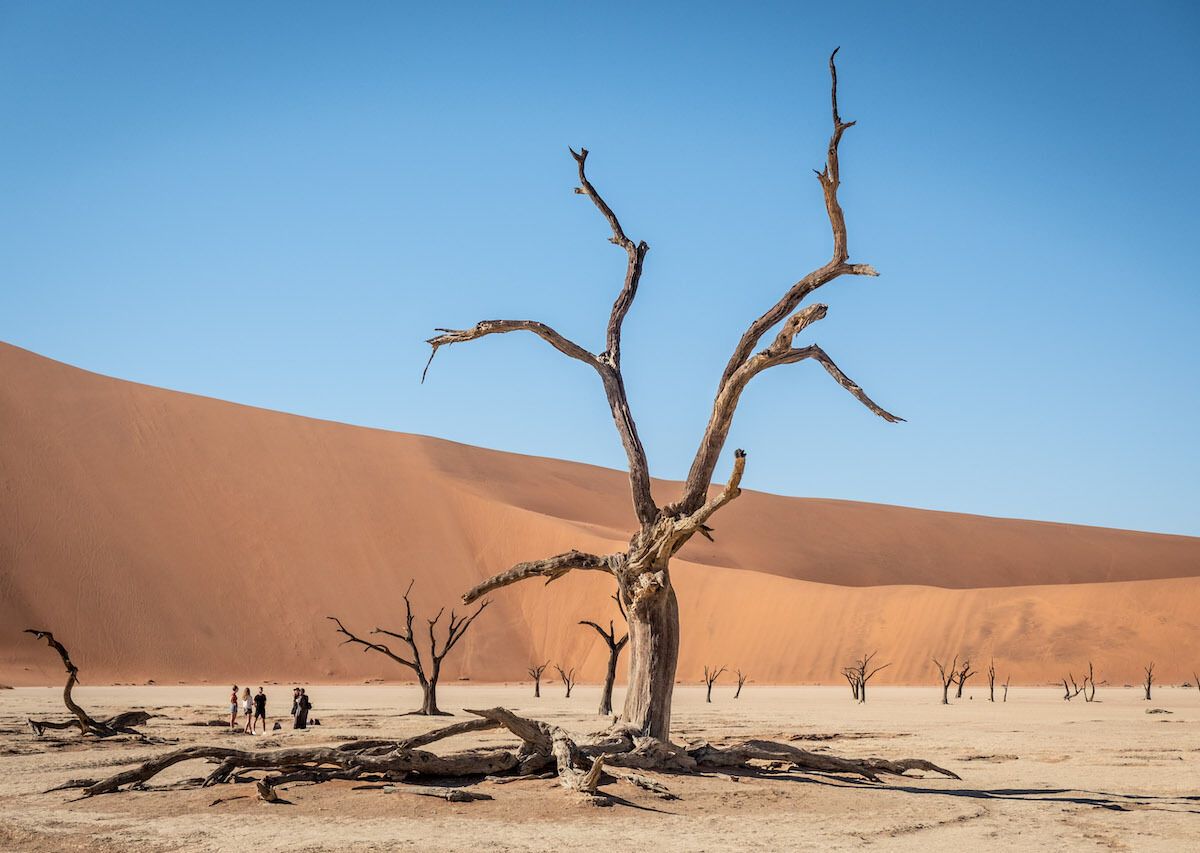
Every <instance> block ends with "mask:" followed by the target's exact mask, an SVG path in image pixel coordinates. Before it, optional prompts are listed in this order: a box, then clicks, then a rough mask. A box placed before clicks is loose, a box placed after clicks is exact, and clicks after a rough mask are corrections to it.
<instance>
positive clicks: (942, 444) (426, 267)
mask: <svg viewBox="0 0 1200 853" xmlns="http://www.w3.org/2000/svg"><path fill="white" fill-rule="evenodd" d="M975 5H976V4H959V3H956V4H951V3H946V4H885V3H875V4H857V3H838V4H828V3H824V4H811V5H808V4H799V3H789V4H779V5H772V4H746V5H745V6H743V5H741V4H738V5H735V4H706V3H688V4H679V5H672V4H651V5H645V4H631V5H628V6H621V5H620V4H594V3H591V4H567V3H554V4H545V5H532V4H531V5H518V4H493V5H465V4H412V5H405V4H401V3H381V4H363V3H359V4H324V5H317V4H304V3H287V4H268V3H256V4H228V5H224V6H222V5H220V4H203V6H201V5H199V4H196V5H195V6H194V7H191V8H189V7H188V6H186V5H185V4H158V3H141V4H121V3H106V4H84V3H41V2H37V3H14V2H7V3H4V4H3V5H0V108H2V109H3V113H4V116H5V125H6V131H5V134H4V135H5V142H4V146H3V147H4V155H3V156H2V157H0V339H3V340H6V341H8V342H11V343H14V344H17V345H19V346H22V347H26V348H28V349H32V350H34V351H36V352H39V353H42V354H45V355H47V356H50V357H53V358H56V359H61V360H63V361H67V362H69V363H72V364H76V365H79V366H81V367H85V368H88V369H91V370H95V371H98V372H101V373H106V374H110V375H114V376H119V377H122V378H127V379H132V380H137V381H140V382H146V383H150V384H153V385H161V386H166V387H169V388H176V389H180V390H186V391H191V392H195V393H200V394H206V395H211V396H214V397H220V398H223V399H229V400H235V401H238V402H243V403H249V404H253V405H258V406H265V407H269V408H274V409H282V410H286V411H290V412H297V413H301V414H305V415H312V416H316V417H322V418H330V419H334V420H339V421H347V422H350V423H356V424H365V425H370V426H377V427H384V428H388V429H396V430H403V431H407V432H419V433H427V434H431V435H437V436H442V437H445V438H450V439H454V440H457V441H462V442H467V443H470V444H477V445H482V446H487V447H496V448H502V449H505V450H512V451H518V452H522V453H535V454H541V455H547V456H556V457H562V458H568V459H576V460H583V461H587V462H592V463H596V464H601V465H609V466H614V467H619V466H621V465H622V464H623V462H624V457H623V454H622V451H621V448H620V444H619V442H618V440H617V438H616V435H615V433H614V431H613V429H612V424H611V421H610V418H609V415H608V412H607V408H606V406H605V404H604V399H603V394H602V393H601V390H600V387H599V384H598V382H597V380H596V377H595V375H594V374H591V373H590V372H589V371H587V369H586V368H585V367H583V366H582V365H580V364H578V363H576V362H573V361H569V360H567V359H564V358H563V357H562V356H560V355H558V354H557V353H555V352H554V351H552V350H550V349H549V348H548V347H546V346H544V345H543V344H541V343H540V342H539V341H537V340H536V339H534V338H531V337H527V336H519V335H508V336H503V337H497V338H493V339H489V340H485V341H480V342H477V343H474V344H470V345H466V346H460V347H458V348H453V349H450V350H446V351H444V352H442V353H441V354H440V355H439V356H438V359H437V361H436V362H435V363H434V366H433V369H432V371H431V373H430V379H429V381H428V382H427V383H426V384H425V385H424V386H421V385H419V384H418V378H419V376H420V371H421V367H422V365H423V363H424V360H425V357H426V354H427V348H426V346H425V344H424V343H423V341H424V338H426V337H428V336H429V334H430V333H431V330H432V329H433V327H435V326H451V327H465V326H468V325H471V324H472V323H474V322H475V321H476V320H480V319H485V318H496V317H513V318H526V317H529V318H535V319H541V320H544V321H546V322H548V323H551V324H552V325H554V326H555V327H556V328H558V329H559V331H561V332H562V333H564V334H566V335H568V336H570V337H572V338H574V339H576V340H578V341H579V342H580V343H582V344H583V345H585V346H588V347H590V348H593V349H599V348H600V347H601V346H602V341H603V330H604V323H605V319H606V317H607V312H608V309H609V306H610V304H611V300H612V297H613V295H614V294H615V292H616V290H617V288H618V287H619V284H620V279H621V275H622V272H623V264H624V256H623V254H622V253H621V251H620V250H618V249H616V248H614V247H613V246H611V245H609V244H608V243H606V242H605V236H606V231H605V226H604V223H603V221H602V220H601V219H600V218H599V216H598V215H597V213H596V211H595V210H594V209H593V208H592V207H591V206H590V205H589V204H588V203H587V202H586V200H585V199H582V198H580V197H578V196H575V195H573V194H572V192H571V189H572V187H573V185H574V171H573V162H572V161H571V158H570V156H569V155H568V153H567V146H568V145H574V146H580V145H583V146H587V147H588V148H589V149H590V150H591V152H592V156H591V158H590V159H589V163H588V165H589V176H590V177H591V178H592V180H593V181H594V183H595V184H596V185H597V186H598V187H599V189H600V191H601V192H602V193H603V194H604V195H605V196H606V198H607V199H608V201H609V202H610V203H611V204H612V205H613V207H614V208H615V209H616V211H617V213H618V214H619V215H620V216H621V218H622V221H623V223H624V225H625V228H626V231H627V232H628V233H629V234H630V235H631V236H633V237H634V238H635V239H644V240H646V241H647V242H648V243H649V244H650V246H651V250H650V254H649V257H648V259H647V263H646V273H645V277H644V279H643V283H642V290H641V293H640V294H639V297H638V301H637V303H636V304H635V305H634V308H633V311H632V312H631V314H630V316H629V318H628V321H627V323H626V326H625V330H626V331H625V347H624V362H625V371H626V375H627V384H628V386H629V391H630V395H631V399H632V403H633V406H634V411H635V413H636V415H637V417H638V420H639V425H640V428H641V431H642V436H643V439H644V440H645V443H646V445H647V448H648V451H649V453H650V461H651V466H652V470H653V472H654V473H655V475H657V476H661V477H680V476H682V475H683V474H684V473H685V472H686V470H687V467H688V464H689V463H690V460H691V456H692V454H693V453H694V450H695V444H696V441H697V440H698V438H699V435H700V432H701V430H702V428H703V423H704V420H705V418H706V416H707V412H708V409H709V406H710V404H711V399H712V393H713V389H714V385H715V382H716V379H717V377H718V375H719V373H720V370H721V368H722V366H723V364H724V362H725V359H726V358H727V357H728V354H729V351H730V349H731V347H732V346H733V344H734V342H735V341H736V339H737V337H738V336H739V335H740V333H741V332H742V331H743V329H744V328H745V325H746V324H747V322H748V321H749V320H750V319H751V318H752V317H754V316H756V315H757V314H758V313H760V312H761V311H762V310H763V309H764V308H765V307H767V306H768V305H769V304H771V303H772V302H774V301H775V299H777V298H778V296H779V295H780V293H782V292H783V290H784V289H786V287H787V286H788V285H790V284H791V282H792V281H794V280H795V279H796V278H799V277H800V276H801V275H802V274H804V273H805V272H807V271H808V270H809V269H811V268H812V267H815V266H817V265H819V264H820V263H822V262H823V261H824V260H825V259H826V258H827V256H828V253H829V243H830V239H829V229H828V224H827V221H826V220H825V217H824V211H823V208H822V205H821V196H820V190H819V187H818V185H817V183H816V181H815V179H814V178H813V175H812V172H811V169H812V168H813V167H819V166H820V164H821V161H822V157H823V151H824V146H825V143H826V140H827V137H828V134H829V116H828V107H827V104H828V100H827V99H828V80H827V72H826V66H825V62H826V57H827V55H828V53H829V50H830V49H831V48H832V47H834V46H836V45H841V47H842V51H841V54H840V55H839V67H840V79H841V84H842V86H841V104H842V113H843V115H844V116H845V117H846V118H848V119H856V120H858V122H859V124H858V126H857V127H855V128H853V129H852V130H850V131H849V132H848V133H847V136H846V139H845V142H844V144H843V149H842V160H843V174H842V176H843V190H842V200H843V203H844V205H845V208H846V213H847V217H848V221H849V227H850V248H851V254H852V259H853V260H856V261H861V262H869V263H872V264H874V265H875V266H876V267H877V268H878V269H879V270H880V271H881V273H882V276H881V277H880V278H878V279H844V280H841V281H838V282H835V283H834V284H832V285H830V286H829V287H827V288H826V289H824V290H823V291H822V292H821V294H820V300H821V301H824V302H827V303H828V304H829V306H830V312H829V317H828V318H827V319H826V320H825V321H823V322H822V323H820V324H818V325H817V326H815V327H813V328H812V329H811V330H810V332H809V333H808V334H807V336H806V340H812V341H816V342H819V343H820V344H821V345H822V346H824V347H825V349H826V350H827V351H829V353H830V354H831V355H832V356H833V357H834V358H835V359H836V360H837V361H838V362H839V364H840V365H841V366H842V368H843V369H844V370H845V371H846V372H847V373H848V374H849V375H850V376H852V377H853V378H854V379H856V380H857V381H859V382H860V383H862V385H863V386H864V387H865V388H866V389H867V391H868V393H870V394H872V395H873V396H874V397H875V398H876V399H877V400H878V401H879V402H880V404H881V405H883V406H885V407H886V408H889V409H891V410H892V411H894V412H897V413H898V414H900V415H902V416H904V417H906V418H907V419H908V421H909V422H908V423H906V424H901V425H897V426H891V425H888V424H886V423H884V422H883V421H881V420H879V419H877V418H875V417H873V416H872V415H870V414H869V413H868V412H867V411H866V410H865V409H863V408H862V407H861V406H860V405H859V404H858V403H856V402H855V401H854V400H853V399H852V398H851V397H850V396H849V395H847V394H846V393H845V392H844V391H842V390H841V389H840V388H838V387H837V386H836V385H834V383H833V382H832V381H831V380H830V379H829V377H828V376H826V375H825V374H824V372H823V371H821V370H820V368H819V367H818V366H816V365H815V364H802V365H796V366H791V367H785V368H780V369H776V370H773V371H770V372H769V373H767V374H764V375H763V376H761V377H759V378H758V379H756V380H755V382H754V383H753V384H752V385H751V387H750V389H749V391H748V393H747V394H746V396H745V397H744V399H743V404H742V407H741V409H740V411H739V414H738V418H737V420H736V421H735V423H734V427H733V431H732V434H731V438H730V442H729V445H728V452H729V453H731V452H732V449H733V447H735V446H740V447H745V448H747V449H748V450H749V451H750V453H751V456H750V465H749V468H748V472H747V477H746V482H747V484H748V485H749V486H750V487H752V488H756V489H763V490H768V491H774V492H779V493H784V494H793V495H812V496H822V497H835V498H847V499H854V500H866V501H879V502H886V503H896V504H905V505H910V506H920V507H930V508H936V509H948V510H957V511H964V512H974V513H982V514H988V515H1004V516H1017V517H1025V518H1039V519H1046V520H1054V521H1069V522H1078V523H1084V524H1100V525H1108V526H1116V527H1128V528H1137V529H1146V530H1156V531H1165V532H1175V533H1186V534H1192V535H1196V534H1200V461H1198V460H1200V454H1198V453H1197V448H1196V437H1197V432H1198V430H1197V422H1198V421H1200V402H1198V391H1200V335H1198V334H1197V332H1196V328H1197V325H1198V323H1200V291H1198V289H1197V273H1196V260H1195V257H1194V255H1195V251H1196V246H1197V235H1198V233H1200V227H1198V226H1200V214H1198V212H1197V202H1196V199H1197V197H1198V196H1200V158H1198V157H1197V154H1196V139H1197V136H1198V131H1200V98H1197V97H1196V92H1197V88H1198V87H1197V83H1198V82H1200V50H1198V49H1197V48H1198V46H1200V13H1198V12H1197V7H1196V6H1195V5H1194V4H1190V3H1176V4H1170V3H1158V4H1154V3H1146V4H1132V3H1128V4H1118V3H1079V4H1071V3H1062V4H1035V3H1030V4H1020V3H1013V4H992V5H991V6H988V7H984V6H982V5H979V6H978V7H976V8H968V7H972V6H975ZM432 6H437V8H436V9H435V8H431V7H432ZM564 413H569V414H568V415H567V416H564ZM727 455H728V454H727ZM727 466H728V459H726V461H725V463H724V464H723V465H722V467H721V468H719V469H718V476H723V475H724V473H725V471H726V470H727Z"/></svg>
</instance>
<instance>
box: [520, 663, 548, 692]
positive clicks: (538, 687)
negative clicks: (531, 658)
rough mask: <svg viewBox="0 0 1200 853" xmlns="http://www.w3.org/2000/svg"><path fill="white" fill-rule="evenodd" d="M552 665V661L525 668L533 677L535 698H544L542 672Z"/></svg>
mask: <svg viewBox="0 0 1200 853" xmlns="http://www.w3.org/2000/svg"><path fill="white" fill-rule="evenodd" d="M549 665H550V661H546V662H545V663H543V664H538V665H537V666H531V667H529V669H527V670H525V671H526V672H528V673H529V677H530V678H532V679H533V698H535V699H540V698H542V673H543V672H545V671H546V667H548V666H549Z"/></svg>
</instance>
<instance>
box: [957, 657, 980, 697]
mask: <svg viewBox="0 0 1200 853" xmlns="http://www.w3.org/2000/svg"><path fill="white" fill-rule="evenodd" d="M974 674H975V670H973V669H971V661H970V659H969V658H968V659H967V660H965V661H963V665H962V669H960V670H959V671H958V675H956V676H955V680H956V681H957V682H958V690H957V691H956V692H955V694H954V698H955V699H961V698H962V692H963V687H964V685H966V683H967V679H968V678H970V677H971V676H972V675H974Z"/></svg>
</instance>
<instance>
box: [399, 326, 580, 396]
mask: <svg viewBox="0 0 1200 853" xmlns="http://www.w3.org/2000/svg"><path fill="white" fill-rule="evenodd" d="M435 331H438V332H441V333H442V334H440V335H434V336H433V337H432V338H429V339H428V340H427V341H426V343H427V344H429V346H431V347H432V348H433V351H432V352H430V353H429V361H427V362H425V369H424V370H423V371H422V372H421V382H424V381H425V376H426V374H428V373H429V365H431V364H432V363H433V357H434V356H435V355H437V351H438V349H439V348H440V347H444V346H449V345H450V344H463V343H466V342H468V341H474V340H478V339H479V338H483V337H486V336H488V335H503V334H505V333H507V332H532V333H533V334H535V335H537V336H538V337H539V338H541V339H542V340H544V341H545V342H546V343H548V344H550V346H552V347H554V348H555V349H556V350H558V351H559V352H561V353H562V354H563V355H566V356H569V357H570V358H573V359H576V360H578V361H582V362H583V363H584V364H586V365H589V366H590V367H593V368H596V369H597V370H598V369H599V368H600V367H601V364H600V362H599V360H598V359H597V358H596V356H594V355H592V354H591V353H590V352H588V351H587V350H585V349H584V348H583V347H581V346H579V344H577V343H575V342H574V341H570V340H568V339H567V338H565V337H563V336H562V335H560V334H559V333H558V332H556V331H554V329H552V328H550V327H549V326H547V325H546V324H545V323H539V322H538V321H536V320H482V321H480V322H478V323H476V324H475V325H474V326H472V327H471V328H469V329H436V330H435Z"/></svg>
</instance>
